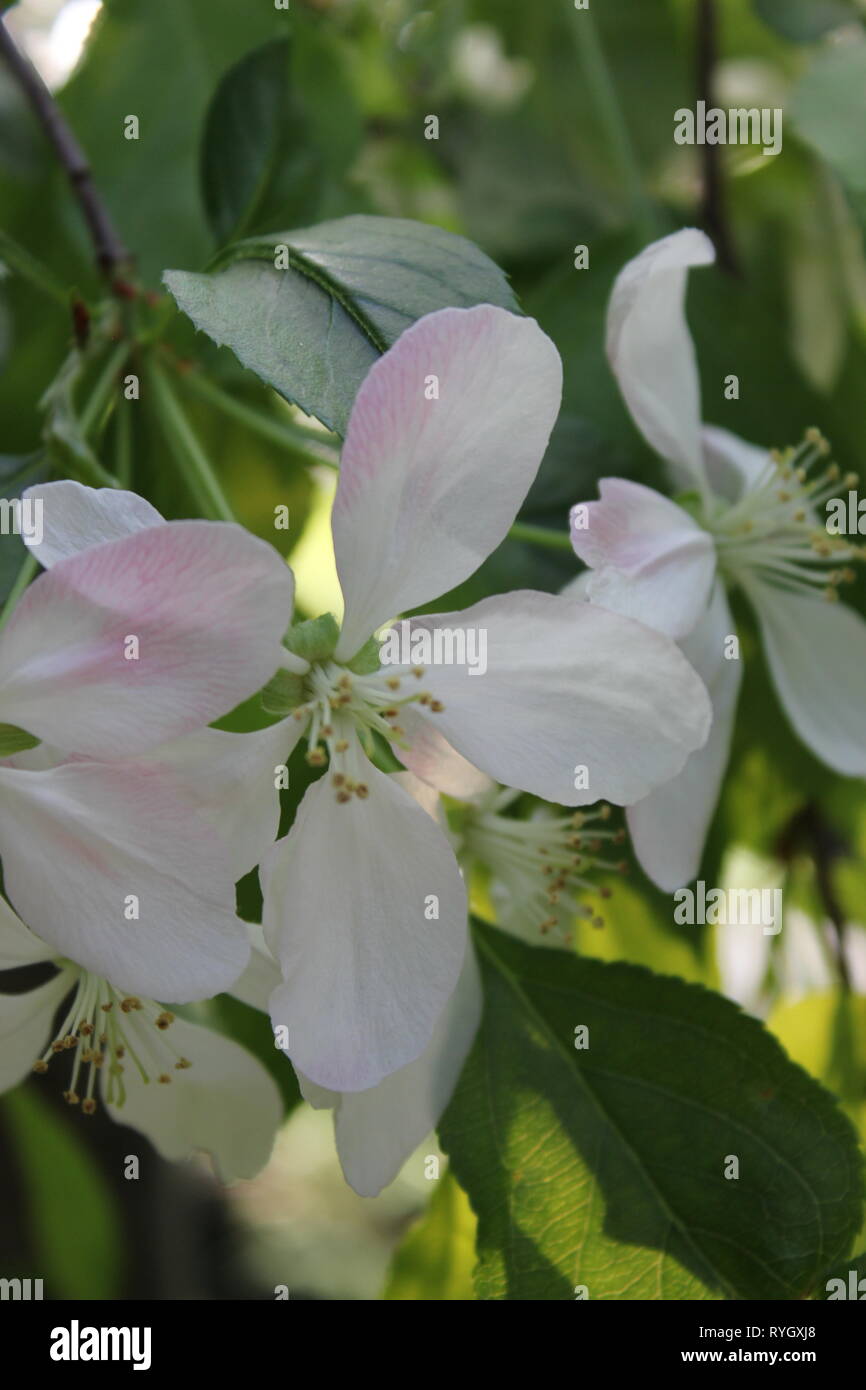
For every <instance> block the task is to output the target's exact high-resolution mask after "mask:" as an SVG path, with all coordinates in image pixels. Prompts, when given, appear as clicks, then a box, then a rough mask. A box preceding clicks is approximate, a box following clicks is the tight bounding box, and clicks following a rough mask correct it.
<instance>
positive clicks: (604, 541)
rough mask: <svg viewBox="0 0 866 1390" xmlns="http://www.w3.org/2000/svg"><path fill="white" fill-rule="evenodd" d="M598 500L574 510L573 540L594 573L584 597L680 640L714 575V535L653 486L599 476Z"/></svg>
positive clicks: (697, 613) (703, 601)
mask: <svg viewBox="0 0 866 1390" xmlns="http://www.w3.org/2000/svg"><path fill="white" fill-rule="evenodd" d="M599 492H600V494H601V500H600V501H599V502H587V503H584V504H582V506H581V507H580V508H575V509H573V510H572V518H573V519H574V516H575V513H576V512H578V511H579V513H580V516H581V520H582V521H583V520H585V521H586V522H587V525H586V527H585V529H584V528H583V526H576V525H575V524H574V520H573V521H572V530H571V541H572V544H573V546H574V548H575V550H576V552H577V554H578V555H579V556H580V558H581V560H583V561H584V563H585V564H587V565H589V566H590V568H591V570H592V574H591V575H590V578H589V580H588V581H587V584H586V590H585V592H586V595H587V596H588V597H589V599H590V601H591V602H593V603H600V604H601V606H602V608H610V609H611V610H612V611H613V612H615V613H623V614H624V615H625V616H626V617H627V618H635V619H636V620H637V621H638V622H641V623H646V624H647V626H648V627H654V628H655V629H656V630H657V631H658V632H666V633H667V634H668V636H669V637H676V638H680V637H685V636H686V635H687V634H688V633H689V632H691V630H692V628H693V627H694V626H695V624H696V622H697V621H698V618H699V617H700V615H701V613H702V612H703V611H704V609H705V608H706V606H707V603H708V601H709V597H710V593H711V591H712V587H713V579H714V577H715V571H716V551H715V546H714V544H713V541H712V537H711V536H709V535H708V533H707V532H706V531H704V530H703V529H702V528H701V527H700V526H699V525H698V523H697V522H696V521H694V520H693V519H692V517H690V516H689V514H688V512H684V511H683V509H682V507H678V506H677V505H676V503H675V502H671V501H670V500H669V499H668V498H667V497H663V496H662V495H661V493H659V492H656V491H655V489H654V488H651V487H644V486H643V484H641V483H631V482H628V480H627V479H625V478H602V479H601V481H600V483H599Z"/></svg>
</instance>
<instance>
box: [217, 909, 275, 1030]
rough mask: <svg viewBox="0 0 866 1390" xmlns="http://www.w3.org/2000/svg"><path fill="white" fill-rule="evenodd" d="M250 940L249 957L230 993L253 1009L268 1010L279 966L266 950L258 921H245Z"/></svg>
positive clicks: (264, 1011) (263, 935) (263, 1011)
mask: <svg viewBox="0 0 866 1390" xmlns="http://www.w3.org/2000/svg"><path fill="white" fill-rule="evenodd" d="M245 926H246V929H247V935H248V936H249V941H250V958H249V961H248V963H247V967H246V969H245V970H244V972H243V974H242V975H241V976H240V977H239V979H237V980H235V982H234V984H233V985H232V987H231V989H230V990H229V993H230V994H233V995H234V997H235V999H240V1001H241V1003H243V1004H250V1005H252V1007H253V1008H254V1009H261V1011H262V1013H267V1011H268V1001H269V1000H270V997H271V995H272V994H273V992H274V990H275V989H276V987H277V985H278V984H279V983H280V978H281V976H280V971H279V966H278V965H277V963H276V961H275V960H274V958H273V956H272V955H271V953H270V951H269V950H268V947H267V943H266V942H265V934H264V932H263V930H262V928H261V927H260V925H259V923H258V922H247V923H245Z"/></svg>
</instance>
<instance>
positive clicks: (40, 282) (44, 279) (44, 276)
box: [0, 230, 69, 310]
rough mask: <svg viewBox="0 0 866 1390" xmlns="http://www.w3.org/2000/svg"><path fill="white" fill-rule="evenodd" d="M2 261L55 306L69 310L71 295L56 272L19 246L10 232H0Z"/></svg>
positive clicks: (0, 256)
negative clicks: (46, 296)
mask: <svg viewBox="0 0 866 1390" xmlns="http://www.w3.org/2000/svg"><path fill="white" fill-rule="evenodd" d="M0 260H3V261H4V262H5V264H6V265H8V266H9V268H10V270H13V271H15V272H16V273H17V274H18V275H20V276H21V278H22V280H26V281H27V282H28V283H29V284H31V285H34V286H35V287H36V289H38V290H41V291H42V293H43V294H47V295H48V297H49V298H50V299H53V300H54V302H55V304H59V305H61V307H62V308H64V309H67V310H68V308H69V293H68V291H67V290H66V289H65V288H64V286H63V283H62V281H61V280H59V279H58V278H57V276H56V275H55V274H54V271H53V270H51V269H50V268H49V267H48V266H47V265H43V264H42V262H41V261H39V260H37V259H36V257H35V256H34V255H32V254H31V252H29V251H28V250H26V248H25V247H23V246H19V245H18V242H17V241H15V240H14V238H13V237H11V236H10V235H9V233H8V232H4V231H2V230H0Z"/></svg>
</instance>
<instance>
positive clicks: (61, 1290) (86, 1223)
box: [3, 1087, 122, 1299]
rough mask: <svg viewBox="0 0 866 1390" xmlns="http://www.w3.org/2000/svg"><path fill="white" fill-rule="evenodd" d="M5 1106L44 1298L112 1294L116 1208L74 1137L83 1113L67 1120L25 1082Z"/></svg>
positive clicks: (118, 1258) (117, 1266) (117, 1260)
mask: <svg viewBox="0 0 866 1390" xmlns="http://www.w3.org/2000/svg"><path fill="white" fill-rule="evenodd" d="M3 1111H4V1115H5V1117H6V1121H7V1124H8V1126H9V1132H10V1134H11V1136H12V1141H13V1144H14V1147H15V1150H16V1151H17V1155H18V1161H19V1164H20V1171H21V1175H22V1178H23V1180H24V1188H25V1191H26V1194H27V1203H28V1206H29V1216H30V1221H31V1223H32V1226H31V1229H32V1231H33V1237H34V1246H35V1250H36V1254H37V1257H38V1262H39V1263H38V1271H37V1273H38V1274H39V1275H41V1276H42V1277H44V1279H45V1285H46V1296H48V1297H52V1298H60V1299H64V1298H73V1299H91V1298H92V1299H102V1298H116V1297H117V1296H118V1284H119V1280H120V1272H121V1267H122V1252H121V1247H120V1236H119V1232H120V1229H121V1225H120V1213H119V1212H118V1211H117V1210H116V1208H115V1203H114V1200H113V1198H112V1194H111V1191H110V1189H109V1188H108V1186H107V1185H106V1184H105V1183H104V1181H103V1180H102V1178H101V1176H100V1174H99V1171H98V1169H97V1168H96V1166H95V1165H93V1164H91V1162H90V1160H89V1158H88V1154H87V1150H86V1148H85V1145H84V1139H83V1137H81V1138H79V1135H78V1126H80V1124H81V1117H80V1116H79V1115H75V1116H70V1118H69V1120H68V1121H67V1122H66V1123H64V1121H63V1119H61V1118H59V1117H58V1116H57V1115H56V1114H55V1113H54V1111H52V1110H51V1109H49V1107H48V1106H47V1105H46V1103H45V1101H43V1100H42V1099H41V1098H40V1097H39V1096H38V1095H37V1094H36V1093H35V1092H34V1091H32V1090H28V1089H26V1088H24V1087H19V1088H18V1089H17V1090H15V1091H11V1092H10V1093H9V1094H8V1095H6V1096H4V1098H3ZM76 1122H77V1123H76ZM85 1123H86V1121H85Z"/></svg>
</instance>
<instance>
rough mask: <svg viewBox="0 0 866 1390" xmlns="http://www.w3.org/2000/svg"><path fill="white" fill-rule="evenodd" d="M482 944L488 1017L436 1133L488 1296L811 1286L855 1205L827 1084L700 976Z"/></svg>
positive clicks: (850, 1135) (502, 943) (849, 1134)
mask: <svg viewBox="0 0 866 1390" xmlns="http://www.w3.org/2000/svg"><path fill="white" fill-rule="evenodd" d="M476 940H477V943H478V946H479V949H480V955H481V961H482V970H483V976H484V987H485V1012H484V1018H483V1022H482V1026H481V1030H480V1033H479V1036H478V1039H477V1041H476V1044H475V1047H474V1048H473V1051H472V1053H471V1055H470V1057H469V1060H468V1062H467V1065H466V1068H465V1070H464V1072H463V1076H462V1078H461V1081H460V1084H459V1086H458V1089H457V1092H456V1094H455V1096H454V1099H453V1100H452V1103H451V1105H450V1106H449V1109H448V1110H447V1112H446V1114H445V1117H444V1119H443V1121H442V1126H441V1130H440V1138H441V1141H442V1144H443V1146H444V1148H445V1149H446V1151H447V1152H448V1153H449V1155H450V1158H451V1166H452V1168H453V1171H454V1173H455V1176H456V1177H457V1179H458V1181H459V1182H460V1184H461V1186H462V1187H464V1188H465V1189H466V1191H467V1192H468V1194H469V1198H470V1201H471V1202H472V1206H473V1208H474V1210H475V1212H476V1214H477V1216H478V1222H479V1226H478V1253H479V1267H478V1271H477V1275H476V1285H477V1290H478V1294H479V1297H481V1298H486V1299H571V1298H573V1297H574V1296H575V1293H576V1291H577V1290H578V1289H579V1288H580V1286H585V1287H586V1288H587V1289H588V1295H589V1297H590V1298H595V1299H599V1298H600V1299H623V1298H626V1299H641V1298H642V1299H707V1298H718V1297H720V1296H721V1297H728V1298H758V1299H764V1298H768V1299H797V1298H802V1297H805V1296H806V1295H807V1294H808V1293H809V1292H810V1291H811V1290H812V1289H813V1288H814V1287H815V1283H816V1280H817V1278H818V1276H819V1274H820V1272H821V1271H822V1270H824V1269H826V1268H827V1267H828V1266H829V1265H830V1264H832V1263H833V1262H834V1261H835V1260H837V1259H840V1258H841V1257H842V1256H843V1255H844V1253H845V1252H846V1251H847V1250H848V1249H849V1248H850V1245H851V1242H852V1241H853V1238H854V1235H855V1234H856V1231H857V1229H858V1224H859V1220H860V1212H861V1207H862V1201H863V1174H862V1160H861V1157H860V1155H859V1152H858V1148H857V1143H856V1136H855V1134H854V1132H853V1130H852V1128H851V1125H850V1124H849V1122H848V1120H847V1119H846V1118H845V1117H844V1115H843V1114H842V1113H841V1112H840V1110H839V1109H838V1107H837V1105H836V1103H835V1101H834V1100H833V1099H832V1097H831V1096H829V1095H828V1094H827V1093H826V1092H825V1091H824V1090H822V1088H821V1087H820V1086H819V1085H818V1084H817V1082H815V1081H813V1080H812V1079H811V1078H810V1077H808V1076H807V1075H806V1074H805V1073H804V1072H803V1071H801V1070H800V1069H799V1068H798V1067H797V1066H795V1065H794V1064H793V1063H792V1062H790V1061H789V1060H788V1058H787V1057H786V1056H785V1054H784V1053H783V1051H782V1049H781V1048H780V1046H779V1044H778V1043H777V1042H776V1040H775V1039H774V1038H773V1037H771V1035H770V1034H768V1033H767V1032H766V1031H765V1030H764V1029H763V1027H762V1026H761V1024H760V1023H758V1022H757V1021H756V1020H755V1019H752V1018H748V1017H747V1016H745V1015H744V1014H742V1013H741V1012H740V1011H739V1010H738V1009H737V1008H736V1007H735V1006H734V1005H733V1004H731V1003H729V1002H728V1001H727V1000H725V999H722V998H721V997H720V996H718V995H715V994H711V993H710V992H709V991H707V990H704V989H701V988H699V987H697V986H694V985H687V984H684V983H683V982H682V981H680V980H676V979H670V978H666V977H663V976H658V975H653V974H651V973H650V972H649V971H647V970H644V969H642V968H640V967H636V966H632V965H624V964H615V965H605V964H602V963H600V962H598V961H589V960H580V959H577V958H575V957H572V956H570V955H568V954H565V953H562V952H555V951H538V950H534V949H533V948H532V947H528V946H524V945H522V944H521V943H519V942H517V941H515V940H513V939H511V938H507V937H504V936H503V935H502V934H501V933H499V932H496V931H494V930H493V929H491V928H479V929H478V931H477V935H476ZM580 1025H585V1026H586V1027H587V1028H588V1030H589V1033H588V1042H589V1046H588V1048H587V1049H585V1050H578V1049H577V1048H576V1046H575V1041H576V1034H575V1030H576V1029H577V1028H578V1027H579V1026H580ZM730 1155H735V1156H736V1157H737V1158H738V1159H739V1178H738V1180H734V1179H733V1178H731V1179H726V1178H725V1176H724V1173H725V1168H726V1164H727V1162H728V1156H730ZM578 1296H581V1295H580V1294H579V1295H578ZM584 1296H585V1295H584Z"/></svg>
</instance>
